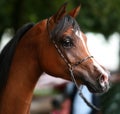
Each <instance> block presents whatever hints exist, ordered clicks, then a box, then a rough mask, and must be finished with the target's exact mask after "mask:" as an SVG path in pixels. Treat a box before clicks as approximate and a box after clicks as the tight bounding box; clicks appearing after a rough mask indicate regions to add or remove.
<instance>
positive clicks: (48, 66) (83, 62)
mask: <svg viewBox="0 0 120 114" xmlns="http://www.w3.org/2000/svg"><path fill="white" fill-rule="evenodd" d="M66 6H67V5H66V4H64V5H63V6H62V7H61V8H60V9H59V10H58V12H57V13H56V14H55V15H53V16H51V17H50V18H49V19H47V21H46V29H47V30H46V32H47V36H48V38H49V40H48V39H47V40H48V43H47V44H45V43H44V45H45V46H46V48H48V51H42V52H43V53H42V56H41V58H40V59H41V62H42V65H43V66H42V67H43V70H44V71H45V72H47V73H48V74H50V75H53V76H57V77H62V78H64V79H68V80H71V73H70V72H71V71H72V74H73V75H74V78H75V79H76V81H77V83H78V84H84V85H86V86H87V87H88V89H89V90H90V91H91V92H99V93H101V92H105V91H107V90H108V88H109V81H108V76H109V73H108V71H107V70H106V69H105V68H104V67H103V66H101V65H100V64H99V63H98V62H97V61H96V60H95V59H94V57H93V56H91V54H90V52H89V50H88V47H87V37H86V35H85V34H84V33H83V32H82V31H81V29H80V27H79V25H78V23H77V22H76V20H75V17H76V16H77V15H78V13H79V10H80V6H78V7H77V8H75V9H73V10H72V11H70V12H69V13H66ZM42 49H43V48H42ZM43 50H44V49H43ZM43 59H44V61H43Z"/></svg>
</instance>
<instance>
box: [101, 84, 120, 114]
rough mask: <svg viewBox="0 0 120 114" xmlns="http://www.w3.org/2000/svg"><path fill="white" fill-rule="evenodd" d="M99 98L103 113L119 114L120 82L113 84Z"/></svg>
mask: <svg viewBox="0 0 120 114" xmlns="http://www.w3.org/2000/svg"><path fill="white" fill-rule="evenodd" d="M101 100H102V103H101V105H102V106H103V112H104V114H120V111H119V109H120V83H118V84H115V85H113V86H112V87H111V89H110V90H109V91H108V92H107V93H106V94H104V95H103V96H102V99H101Z"/></svg>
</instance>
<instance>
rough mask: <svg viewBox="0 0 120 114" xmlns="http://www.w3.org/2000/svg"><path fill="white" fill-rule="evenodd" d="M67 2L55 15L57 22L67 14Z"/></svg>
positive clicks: (54, 18)
mask: <svg viewBox="0 0 120 114" xmlns="http://www.w3.org/2000/svg"><path fill="white" fill-rule="evenodd" d="M66 7H67V3H65V4H63V5H62V6H61V8H60V9H59V10H58V12H57V13H56V14H55V15H54V16H53V20H54V22H55V23H57V22H58V21H59V20H60V19H61V18H62V17H64V16H65V15H66Z"/></svg>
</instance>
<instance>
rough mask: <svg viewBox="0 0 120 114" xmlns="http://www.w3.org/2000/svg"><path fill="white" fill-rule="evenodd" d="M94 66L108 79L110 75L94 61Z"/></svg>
mask: <svg viewBox="0 0 120 114" xmlns="http://www.w3.org/2000/svg"><path fill="white" fill-rule="evenodd" d="M93 64H94V65H95V66H96V67H97V69H98V70H99V71H100V72H101V73H102V74H103V75H105V76H106V77H107V78H108V73H107V72H106V71H105V70H104V69H103V68H102V67H101V66H100V65H99V64H98V63H97V62H96V61H95V60H93Z"/></svg>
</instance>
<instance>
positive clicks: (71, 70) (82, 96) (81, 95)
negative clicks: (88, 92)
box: [47, 19, 100, 111]
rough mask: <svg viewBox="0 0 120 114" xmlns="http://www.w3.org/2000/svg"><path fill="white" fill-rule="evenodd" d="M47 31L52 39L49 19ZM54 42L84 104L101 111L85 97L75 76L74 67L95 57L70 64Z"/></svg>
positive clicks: (88, 57)
mask: <svg viewBox="0 0 120 114" xmlns="http://www.w3.org/2000/svg"><path fill="white" fill-rule="evenodd" d="M47 31H48V34H49V36H50V38H51V37H52V35H51V33H50V30H49V19H48V20H47ZM51 39H52V38H51ZM52 42H53V44H54V46H55V48H56V50H57V52H58V53H59V55H60V56H61V58H62V59H63V60H64V62H65V63H66V64H67V66H68V70H69V72H70V75H71V78H72V81H73V82H74V84H75V86H76V87H77V89H78V91H79V95H80V97H81V98H82V99H83V100H84V102H85V103H86V104H87V105H88V106H89V107H91V108H92V109H94V110H97V111H99V110H100V108H98V107H96V106H95V105H93V104H91V103H90V102H89V101H88V100H87V99H86V98H85V97H84V95H83V93H82V87H83V86H81V88H80V87H79V86H78V84H77V82H76V79H75V76H74V73H73V67H76V66H78V65H80V64H82V63H83V62H85V61H87V60H88V59H90V58H94V57H93V56H87V57H85V58H83V59H81V60H80V61H78V62H76V63H75V64H70V63H69V62H68V60H67V59H66V58H65V56H64V55H63V53H62V51H61V50H60V48H59V47H58V46H57V44H56V42H55V40H54V39H52Z"/></svg>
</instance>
